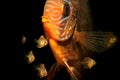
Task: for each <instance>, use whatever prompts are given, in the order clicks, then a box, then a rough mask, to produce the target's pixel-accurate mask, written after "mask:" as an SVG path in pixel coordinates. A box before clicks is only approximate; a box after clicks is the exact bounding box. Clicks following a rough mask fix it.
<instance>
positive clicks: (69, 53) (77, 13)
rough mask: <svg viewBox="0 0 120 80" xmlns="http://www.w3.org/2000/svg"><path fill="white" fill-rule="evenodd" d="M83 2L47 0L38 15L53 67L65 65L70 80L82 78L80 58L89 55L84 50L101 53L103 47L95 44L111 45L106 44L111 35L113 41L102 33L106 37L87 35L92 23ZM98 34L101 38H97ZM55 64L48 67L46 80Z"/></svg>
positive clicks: (89, 32)
mask: <svg viewBox="0 0 120 80" xmlns="http://www.w3.org/2000/svg"><path fill="white" fill-rule="evenodd" d="M87 2H88V1H87V0H47V1H46V3H45V7H44V13H43V16H42V22H43V27H44V31H45V34H46V37H47V40H48V41H49V44H50V47H51V49H52V52H53V54H54V56H55V59H56V61H57V64H60V65H62V66H65V67H66V69H67V70H68V72H69V73H70V75H71V76H72V78H73V80H79V79H80V78H81V76H82V75H81V72H80V71H81V70H82V69H83V68H82V66H81V65H82V63H83V62H84V61H83V60H84V58H85V57H87V56H89V55H88V53H87V49H88V50H91V51H98V52H99V51H103V50H104V49H105V48H101V47H96V46H99V44H98V43H102V47H107V48H108V47H109V46H107V44H112V43H110V42H108V41H109V39H110V38H111V36H112V38H114V36H113V35H111V34H109V33H107V34H106V33H104V34H106V35H107V36H104V34H101V32H91V29H92V27H91V26H92V23H91V20H90V19H91V18H90V15H89V9H88V7H87ZM81 31H83V32H81ZM86 31H88V32H86ZM99 34H100V36H102V38H101V37H99V36H98V35H99ZM108 34H109V36H108ZM97 37H99V38H97ZM94 43H95V44H94ZM106 43H107V44H106ZM100 46H101V44H100ZM84 48H86V49H84ZM57 64H56V65H54V66H53V67H52V68H51V70H50V74H49V75H48V77H47V80H52V79H53V76H54V74H55V71H56V69H57V67H58V65H57Z"/></svg>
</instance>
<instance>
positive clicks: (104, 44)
mask: <svg viewBox="0 0 120 80" xmlns="http://www.w3.org/2000/svg"><path fill="white" fill-rule="evenodd" d="M74 39H75V40H76V42H78V43H79V44H80V45H81V46H84V47H86V48H87V49H88V50H91V51H93V52H103V51H105V50H106V49H108V48H110V47H111V46H113V45H114V43H115V42H116V41H117V37H116V36H115V35H114V34H113V33H112V32H101V31H98V32H97V31H96V32H95V31H94V32H92V31H91V32H77V31H75V33H74Z"/></svg>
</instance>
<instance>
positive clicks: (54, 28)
mask: <svg viewBox="0 0 120 80" xmlns="http://www.w3.org/2000/svg"><path fill="white" fill-rule="evenodd" d="M75 1H78V0H73V1H72V0H47V1H46V3H45V6H44V11H43V16H42V23H43V27H44V31H45V34H46V35H47V37H49V38H52V39H54V40H57V41H65V40H68V39H69V38H70V37H71V36H72V34H73V32H74V27H75V25H76V10H77V8H76V5H75V4H76V3H75Z"/></svg>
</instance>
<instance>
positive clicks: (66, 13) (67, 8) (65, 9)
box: [63, 3, 70, 17]
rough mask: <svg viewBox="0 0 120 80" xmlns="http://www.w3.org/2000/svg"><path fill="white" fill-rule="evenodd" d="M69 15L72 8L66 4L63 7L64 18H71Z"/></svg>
mask: <svg viewBox="0 0 120 80" xmlns="http://www.w3.org/2000/svg"><path fill="white" fill-rule="evenodd" d="M69 14H70V6H69V4H68V3H65V4H64V7H63V17H67V16H69Z"/></svg>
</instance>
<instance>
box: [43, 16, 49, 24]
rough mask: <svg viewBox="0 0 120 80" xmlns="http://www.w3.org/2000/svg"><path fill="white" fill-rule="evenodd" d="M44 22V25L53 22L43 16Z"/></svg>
mask: <svg viewBox="0 0 120 80" xmlns="http://www.w3.org/2000/svg"><path fill="white" fill-rule="evenodd" d="M42 22H43V23H50V22H51V20H50V19H49V18H48V17H47V16H42Z"/></svg>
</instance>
